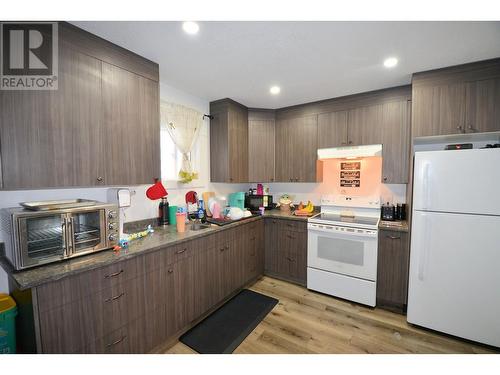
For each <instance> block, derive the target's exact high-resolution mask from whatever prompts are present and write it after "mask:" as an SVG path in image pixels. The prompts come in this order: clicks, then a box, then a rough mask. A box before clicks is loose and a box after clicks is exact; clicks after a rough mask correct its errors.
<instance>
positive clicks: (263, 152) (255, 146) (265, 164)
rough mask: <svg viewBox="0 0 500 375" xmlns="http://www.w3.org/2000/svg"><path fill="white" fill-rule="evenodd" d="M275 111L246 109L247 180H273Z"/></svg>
mask: <svg viewBox="0 0 500 375" xmlns="http://www.w3.org/2000/svg"><path fill="white" fill-rule="evenodd" d="M275 122H276V120H275V112H274V111H273V110H258V109H252V110H249V111H248V182H273V181H274V179H275V178H274V176H275V171H274V160H275V153H274V149H275Z"/></svg>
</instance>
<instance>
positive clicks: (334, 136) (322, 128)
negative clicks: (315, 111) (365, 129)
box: [318, 111, 348, 148]
mask: <svg viewBox="0 0 500 375" xmlns="http://www.w3.org/2000/svg"><path fill="white" fill-rule="evenodd" d="M347 144H348V139H347V111H337V112H330V113H321V114H319V115H318V148H329V147H341V146H346V145H347Z"/></svg>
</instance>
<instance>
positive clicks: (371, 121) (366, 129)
mask: <svg viewBox="0 0 500 375" xmlns="http://www.w3.org/2000/svg"><path fill="white" fill-rule="evenodd" d="M347 123H348V127H347V134H348V136H347V138H348V144H349V145H352V146H359V145H374V144H381V143H382V125H383V105H382V104H376V105H371V106H367V107H359V108H353V109H351V110H350V111H349V116H348V120H347Z"/></svg>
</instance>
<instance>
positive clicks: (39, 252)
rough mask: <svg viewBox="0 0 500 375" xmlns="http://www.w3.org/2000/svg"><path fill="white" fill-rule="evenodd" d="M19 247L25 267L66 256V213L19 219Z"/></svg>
mask: <svg viewBox="0 0 500 375" xmlns="http://www.w3.org/2000/svg"><path fill="white" fill-rule="evenodd" d="M18 225H19V234H20V236H19V243H18V245H19V248H20V252H19V254H20V258H21V259H19V260H20V261H21V264H22V266H23V267H29V266H34V265H37V264H43V263H49V262H54V261H56V260H61V259H63V258H64V257H65V256H66V215H64V214H53V215H44V216H32V217H23V218H20V219H19V222H18Z"/></svg>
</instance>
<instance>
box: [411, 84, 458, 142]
mask: <svg viewBox="0 0 500 375" xmlns="http://www.w3.org/2000/svg"><path fill="white" fill-rule="evenodd" d="M465 89H466V84H465V83H453V84H444V85H439V86H423V87H414V88H413V95H412V103H413V108H412V115H413V122H412V135H413V137H422V136H430V135H446V134H459V133H464V132H465V128H464V123H465Z"/></svg>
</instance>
